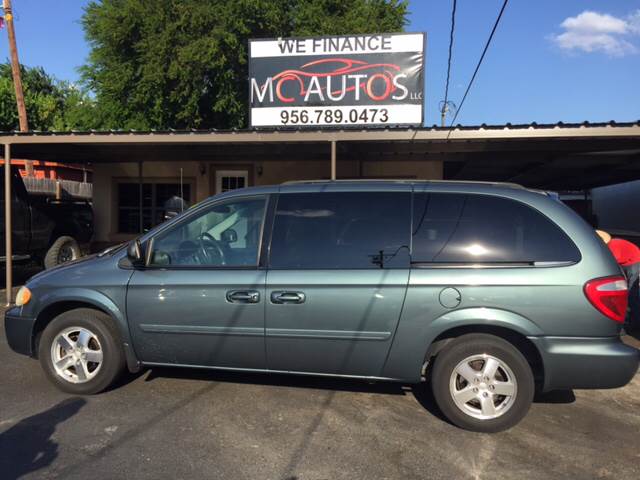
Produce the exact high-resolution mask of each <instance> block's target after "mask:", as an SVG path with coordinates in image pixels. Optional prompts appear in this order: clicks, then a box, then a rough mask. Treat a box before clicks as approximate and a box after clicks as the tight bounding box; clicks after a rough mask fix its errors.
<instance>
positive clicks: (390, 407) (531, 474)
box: [0, 292, 640, 480]
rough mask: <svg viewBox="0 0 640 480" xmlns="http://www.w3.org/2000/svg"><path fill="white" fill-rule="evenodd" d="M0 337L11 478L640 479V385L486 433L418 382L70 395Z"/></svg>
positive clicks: (158, 373)
mask: <svg viewBox="0 0 640 480" xmlns="http://www.w3.org/2000/svg"><path fill="white" fill-rule="evenodd" d="M0 294H1V295H2V296H3V298H4V292H0ZM3 303H4V302H3ZM2 311H3V310H2ZM1 330H2V333H1V334H0V379H1V384H0V385H1V386H0V478H2V479H15V478H32V479H35V478H37V479H48V478H61V479H75V478H78V479H80V478H82V479H86V478H109V479H113V478H136V479H138V478H150V479H161V478H171V479H186V478H189V479H194V478H197V479H200V478H202V479H205V478H206V479H213V478H225V479H245V478H246V479H274V480H284V479H288V480H291V479H299V480H307V479H310V480H311V479H343V478H357V479H360V478H363V479H364V478H367V479H371V478H375V479H383V478H430V479H438V478H447V479H449V478H458V479H465V478H470V479H483V478H492V479H495V478H526V479H538V478H539V479H545V480H546V479H550V478H553V479H561V478H571V479H575V478H580V479H588V478H615V479H634V480H635V479H638V478H640V375H636V377H635V378H634V380H633V381H632V383H631V384H629V385H628V386H626V387H625V388H622V389H617V390H603V391H585V390H583V391H575V392H554V393H552V394H549V395H546V396H545V397H543V398H540V399H538V400H537V402H536V403H535V404H534V405H533V407H532V409H531V411H530V413H529V415H528V416H527V417H526V418H525V420H524V421H523V422H522V423H521V424H520V425H518V426H517V427H515V428H513V429H512V430H510V431H508V432H504V433H500V434H495V435H484V434H475V433H470V432H465V431H462V430H459V429H457V428H456V427H453V426H452V425H450V424H449V423H447V422H446V421H445V420H443V419H442V417H441V416H440V415H439V413H438V411H437V409H436V408H435V407H434V405H433V401H432V399H431V397H430V395H429V394H428V393H427V390H426V389H425V388H424V387H417V388H416V387H413V386H411V385H395V384H367V383H363V382H355V381H346V380H327V379H315V378H300V377H287V376H266V375H247V374H231V373H219V372H213V371H200V370H199V371H193V370H180V369H153V370H147V371H145V372H142V373H141V374H139V375H136V376H131V375H129V376H127V377H126V378H124V379H123V380H122V382H121V384H120V385H119V386H118V387H117V388H115V389H112V390H110V391H108V392H106V393H103V394H101V395H97V396H93V397H86V398H82V397H73V396H69V395H66V394H64V393H61V392H59V391H58V390H56V389H55V388H54V387H53V386H52V385H50V384H49V383H48V381H47V380H46V379H45V377H44V374H43V373H42V371H41V369H40V367H39V364H38V362H37V361H35V360H32V359H29V358H26V357H23V356H20V355H17V354H14V353H13V352H11V351H10V349H9V347H8V345H7V342H6V338H5V336H4V328H2V329H1ZM627 340H628V341H629V342H632V343H634V344H635V345H636V346H638V347H640V342H638V341H637V340H634V339H632V338H628V339H627Z"/></svg>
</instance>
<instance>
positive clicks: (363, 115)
mask: <svg viewBox="0 0 640 480" xmlns="http://www.w3.org/2000/svg"><path fill="white" fill-rule="evenodd" d="M424 51H425V38H424V34H423V33H401V34H381V35H347V36H332V37H313V38H283V39H278V40H250V42H249V103H250V108H251V110H250V124H251V126H252V127H289V126H291V127H323V126H340V127H353V126H357V127H362V126H366V125H422V120H423V92H424Z"/></svg>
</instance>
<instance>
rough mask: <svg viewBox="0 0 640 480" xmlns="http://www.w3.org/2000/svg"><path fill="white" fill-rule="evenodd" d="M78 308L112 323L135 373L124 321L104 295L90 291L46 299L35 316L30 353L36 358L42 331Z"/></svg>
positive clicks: (137, 367) (135, 365) (136, 360)
mask: <svg viewBox="0 0 640 480" xmlns="http://www.w3.org/2000/svg"><path fill="white" fill-rule="evenodd" d="M78 308H87V309H90V310H95V311H97V312H101V313H103V314H105V315H106V316H107V317H108V318H109V319H110V320H111V322H112V323H113V326H114V328H115V330H116V331H117V332H118V333H119V335H120V340H121V343H122V345H123V349H124V352H125V358H126V361H127V367H128V368H129V370H130V371H132V372H136V371H138V370H139V369H140V362H139V360H138V358H137V356H136V354H135V352H134V350H133V347H132V345H131V337H130V335H129V329H128V327H127V323H126V319H125V317H124V315H123V314H122V312H121V311H120V309H119V308H118V307H117V305H116V304H115V303H114V302H113V301H111V300H110V299H109V298H108V297H106V296H105V295H103V294H101V293H98V292H94V291H90V292H83V291H82V290H80V291H73V292H66V294H64V295H59V296H56V297H55V298H49V299H46V301H45V303H43V305H42V306H41V308H40V309H39V312H38V314H37V315H36V316H35V322H34V325H33V329H32V333H31V351H32V352H33V356H34V357H35V356H37V352H38V341H39V338H40V335H41V334H42V332H43V330H44V329H45V328H46V327H47V325H48V324H49V323H50V322H51V321H52V320H53V319H54V318H55V317H57V316H58V315H60V314H61V313H64V312H68V311H70V310H75V309H78Z"/></svg>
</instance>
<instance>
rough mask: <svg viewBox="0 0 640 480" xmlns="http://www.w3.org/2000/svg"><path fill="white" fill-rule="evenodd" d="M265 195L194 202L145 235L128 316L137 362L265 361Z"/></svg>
mask: <svg viewBox="0 0 640 480" xmlns="http://www.w3.org/2000/svg"><path fill="white" fill-rule="evenodd" d="M266 201H267V200H266V197H265V196H250V197H244V198H235V199H229V200H226V201H222V202H219V203H217V204H214V205H212V206H206V207H202V208H199V209H196V210H194V211H193V212H192V213H191V214H190V215H188V216H186V217H185V218H184V219H183V220H182V221H181V222H179V223H177V224H175V225H172V226H170V227H169V228H167V229H165V230H162V231H160V232H159V233H158V234H157V235H156V236H155V237H153V239H152V240H151V241H150V242H149V243H148V245H149V247H148V248H151V254H150V256H149V262H148V263H149V265H148V267H146V268H144V269H138V270H136V271H135V272H134V273H133V276H132V277H131V280H130V282H129V288H128V292H127V316H128V319H129V325H130V327H131V335H132V336H133V340H134V347H135V350H136V353H137V354H138V356H139V357H140V359H141V360H142V361H143V362H147V363H162V364H176V365H202V366H216V367H233V368H251V369H253V368H257V369H264V368H265V365H266V363H265V354H264V297H265V280H266V275H265V272H264V271H263V270H260V269H258V256H259V246H260V244H261V234H262V224H263V223H264V215H265V211H266V210H265V207H266Z"/></svg>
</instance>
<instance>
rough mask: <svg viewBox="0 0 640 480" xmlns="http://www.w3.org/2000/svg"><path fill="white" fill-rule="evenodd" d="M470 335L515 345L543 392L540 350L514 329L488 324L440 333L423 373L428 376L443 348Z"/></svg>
mask: <svg viewBox="0 0 640 480" xmlns="http://www.w3.org/2000/svg"><path fill="white" fill-rule="evenodd" d="M469 333H484V334H488V335H493V336H496V337H498V338H501V339H503V340H505V341H507V342H509V343H510V344H511V345H513V346H514V347H515V348H516V349H517V350H518V351H519V352H520V353H521V354H522V356H523V357H524V358H525V359H526V361H527V363H528V364H529V366H530V367H531V371H532V372H533V378H534V381H535V386H536V391H540V390H542V388H543V386H544V379H545V370H544V361H543V359H542V355H541V354H540V352H539V350H538V348H537V347H536V346H535V344H534V343H533V342H532V341H531V340H529V339H528V338H527V337H526V336H525V335H523V334H522V333H520V332H518V331H516V330H515V329H513V328H509V327H505V326H502V325H500V326H498V325H487V324H468V325H461V326H457V327H453V328H450V329H447V330H445V331H444V332H442V333H440V334H439V335H438V336H437V337H436V338H434V339H433V341H432V342H431V343H430V344H429V347H428V348H427V351H426V353H425V358H424V367H423V373H424V374H425V375H427V374H428V371H429V366H430V365H431V364H432V360H433V359H434V358H435V357H436V356H437V355H438V353H439V352H440V351H442V349H443V348H445V347H446V346H447V344H449V343H450V342H451V341H452V340H454V339H456V338H458V337H461V336H462V335H466V334H469Z"/></svg>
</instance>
